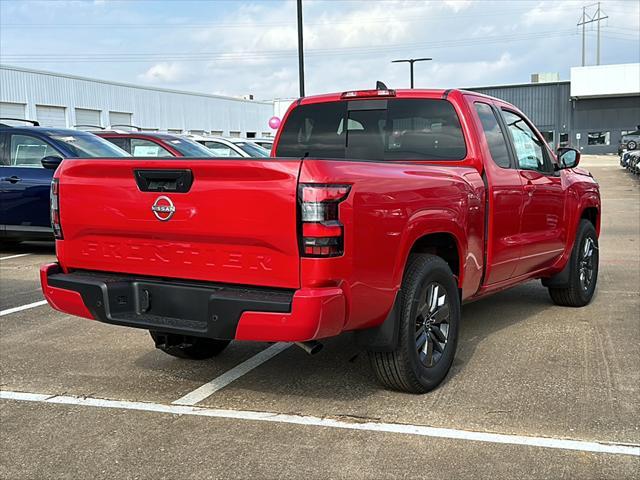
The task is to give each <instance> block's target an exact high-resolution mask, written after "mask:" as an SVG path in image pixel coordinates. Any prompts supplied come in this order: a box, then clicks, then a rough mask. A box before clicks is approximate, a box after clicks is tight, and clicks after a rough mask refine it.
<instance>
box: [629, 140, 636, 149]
mask: <svg viewBox="0 0 640 480" xmlns="http://www.w3.org/2000/svg"><path fill="white" fill-rule="evenodd" d="M636 148H638V144H637V143H636V142H634V141H633V140H631V141H629V142H627V149H628V150H635V149H636Z"/></svg>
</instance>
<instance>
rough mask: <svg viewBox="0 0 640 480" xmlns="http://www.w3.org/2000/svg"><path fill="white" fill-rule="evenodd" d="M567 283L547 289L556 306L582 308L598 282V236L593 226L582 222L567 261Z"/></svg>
mask: <svg viewBox="0 0 640 480" xmlns="http://www.w3.org/2000/svg"><path fill="white" fill-rule="evenodd" d="M569 262H570V263H569V282H568V283H567V286H566V287H562V288H558V287H549V295H550V296H551V300H553V302H554V303H555V304H556V305H562V306H566V307H584V306H585V305H587V304H588V303H589V302H590V301H591V299H592V298H593V294H594V293H595V291H596V283H597V282H598V262H599V256H598V236H597V235H596V229H595V228H594V227H593V224H592V223H591V222H590V221H588V220H582V221H581V222H580V226H579V227H578V232H577V234H576V241H575V244H574V245H573V251H572V252H571V258H570V259H569Z"/></svg>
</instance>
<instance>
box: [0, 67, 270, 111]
mask: <svg viewBox="0 0 640 480" xmlns="http://www.w3.org/2000/svg"><path fill="white" fill-rule="evenodd" d="M0 70H13V71H16V72H25V73H36V74H39V75H48V76H51V77H60V78H69V79H72V80H82V81H85V82H93V83H101V84H104V85H114V86H117V87H126V88H136V89H138V90H153V91H156V92H162V93H177V94H180V95H191V96H197V97H206V98H216V99H219V100H231V101H236V102H243V103H257V104H264V105H271V102H268V101H264V100H245V99H244V98H238V97H229V96H226V95H215V94H212V93H201V92H189V91H186V90H174V89H171V88H160V87H151V86H145V85H136V84H133V83H124V82H114V81H111V80H100V79H97V78H91V77H82V76H79V75H70V74H67V73H57V72H50V71H47V70H35V69H32V68H24V67H16V66H13V65H6V64H0Z"/></svg>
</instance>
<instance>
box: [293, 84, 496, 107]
mask: <svg viewBox="0 0 640 480" xmlns="http://www.w3.org/2000/svg"><path fill="white" fill-rule="evenodd" d="M388 91H393V92H395V95H389V96H386V95H380V96H376V95H375V94H372V95H367V96H362V98H369V99H373V98H389V97H392V98H443V97H446V96H448V95H450V94H451V93H452V92H459V93H461V94H469V95H476V96H479V97H485V98H491V99H494V100H498V99H496V98H494V97H491V96H489V95H484V94H482V93H478V92H471V91H467V90H461V89H455V88H454V89H423V88H413V89H408V88H401V89H395V90H394V89H389V90H388ZM348 92H375V89H370V90H368V89H365V90H347V91H346V92H335V93H325V94H322V95H311V96H309V97H304V98H301V99H299V100H298V102H299V104H300V105H308V104H312V103H324V102H338V101H341V100H345V99H347V100H349V99H357V98H358V96H352V97H348V98H345V97H344V95H345V94H346V93H348Z"/></svg>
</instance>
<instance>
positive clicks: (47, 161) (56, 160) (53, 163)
mask: <svg viewBox="0 0 640 480" xmlns="http://www.w3.org/2000/svg"><path fill="white" fill-rule="evenodd" d="M40 163H42V166H43V167H44V168H48V169H49V170H55V169H56V168H58V167H59V166H60V163H62V158H61V157H58V156H57V155H49V156H48V157H44V158H43V159H42V160H40Z"/></svg>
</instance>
